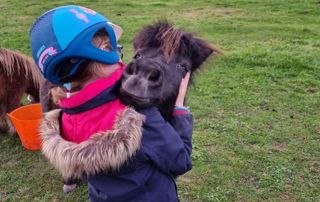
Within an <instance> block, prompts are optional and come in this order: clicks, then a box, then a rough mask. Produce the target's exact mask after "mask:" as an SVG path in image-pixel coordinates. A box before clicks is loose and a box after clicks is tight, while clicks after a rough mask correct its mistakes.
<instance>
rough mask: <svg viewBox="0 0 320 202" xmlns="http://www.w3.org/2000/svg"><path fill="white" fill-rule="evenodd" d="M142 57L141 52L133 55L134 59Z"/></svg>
mask: <svg viewBox="0 0 320 202" xmlns="http://www.w3.org/2000/svg"><path fill="white" fill-rule="evenodd" d="M139 58H141V54H140V53H136V54H135V55H134V56H133V59H139Z"/></svg>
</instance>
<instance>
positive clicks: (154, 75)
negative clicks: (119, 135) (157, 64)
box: [149, 69, 161, 81]
mask: <svg viewBox="0 0 320 202" xmlns="http://www.w3.org/2000/svg"><path fill="white" fill-rule="evenodd" d="M160 77H161V72H160V71H159V70H157V69H152V70H151V71H150V73H149V80H150V81H158V80H159V79H160Z"/></svg>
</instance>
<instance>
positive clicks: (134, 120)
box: [30, 6, 193, 201]
mask: <svg viewBox="0 0 320 202" xmlns="http://www.w3.org/2000/svg"><path fill="white" fill-rule="evenodd" d="M120 35H121V29H120V27H119V26H116V25H114V24H112V23H110V22H109V21H108V20H107V19H106V18H105V17H103V16H102V15H100V14H98V13H97V12H95V11H92V10H90V9H87V8H84V7H79V6H64V7H58V8H56V9H53V10H51V11H48V12H47V13H45V14H44V15H42V16H41V17H40V18H39V19H38V20H37V21H36V22H35V24H34V26H33V27H32V28H31V31H30V38H31V48H32V53H33V57H34V59H35V62H36V63H37V64H38V67H39V68H40V70H41V71H42V73H43V75H44V77H45V78H46V79H48V80H49V81H50V82H52V83H54V84H56V85H59V86H62V88H60V89H57V90H56V91H54V92H53V95H54V97H55V98H56V99H57V100H58V103H59V105H60V107H61V109H62V112H61V111H60V110H54V111H51V112H48V113H47V114H46V115H45V117H44V120H43V123H42V126H41V129H40V131H41V135H42V138H43V147H42V151H43V153H44V154H45V156H46V157H47V158H48V159H49V161H50V162H51V163H52V164H53V165H54V166H55V167H56V168H57V169H58V170H59V171H60V172H61V173H62V175H63V176H64V178H68V179H76V178H79V177H81V176H82V175H85V176H86V178H87V181H88V186H89V195H90V198H91V200H92V201H178V197H177V190H176V185H175V180H174V176H177V175H181V174H183V173H185V172H187V171H188V170H190V169H191V159H190V155H191V147H192V145H191V135H192V127H193V118H192V116H191V115H190V114H189V113H188V111H187V110H186V109H185V108H183V107H182V105H183V100H184V96H185V90H186V87H187V83H188V80H189V79H188V76H186V79H185V80H184V81H183V82H182V84H181V89H180V94H179V98H178V99H177V105H180V107H179V110H181V109H182V113H181V112H180V113H177V114H180V115H177V116H174V117H173V119H172V120H171V125H170V124H169V123H167V122H165V121H164V119H163V118H162V117H161V115H160V113H159V111H158V110H157V108H147V109H142V110H140V111H139V113H137V112H136V111H134V110H133V109H131V108H129V107H126V106H124V105H123V104H122V103H121V102H120V101H119V99H118V93H119V86H120V82H119V81H120V78H121V74H122V72H123V69H124V64H123V63H122V62H121V61H120V58H119V56H118V55H117V50H116V47H117V42H116V39H117V38H119V36H120ZM93 44H95V46H94V45H93ZM141 114H142V115H144V116H142V115H141ZM181 114H182V115H181ZM144 117H145V118H144ZM144 119H145V120H144ZM143 121H144V123H143ZM142 123H143V125H142ZM142 127H143V128H142ZM71 181H73V180H71Z"/></svg>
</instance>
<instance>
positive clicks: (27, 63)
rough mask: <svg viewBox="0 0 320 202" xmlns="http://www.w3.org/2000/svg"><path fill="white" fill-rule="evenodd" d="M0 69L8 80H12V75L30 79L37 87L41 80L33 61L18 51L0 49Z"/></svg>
mask: <svg viewBox="0 0 320 202" xmlns="http://www.w3.org/2000/svg"><path fill="white" fill-rule="evenodd" d="M0 68H1V69H2V70H3V71H4V72H5V73H6V74H7V76H8V77H9V78H12V76H13V74H24V76H25V77H26V78H28V77H30V78H31V79H32V81H33V83H34V84H35V86H39V83H40V81H41V78H42V77H41V74H40V72H39V70H38V68H37V66H36V64H35V63H34V61H33V59H32V58H31V57H29V56H26V55H24V54H22V53H20V52H18V51H12V50H8V49H4V48H0Z"/></svg>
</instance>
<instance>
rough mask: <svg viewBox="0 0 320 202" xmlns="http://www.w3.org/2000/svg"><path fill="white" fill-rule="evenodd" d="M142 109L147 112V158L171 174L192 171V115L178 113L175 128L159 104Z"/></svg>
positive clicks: (143, 140)
mask: <svg viewBox="0 0 320 202" xmlns="http://www.w3.org/2000/svg"><path fill="white" fill-rule="evenodd" d="M140 113H142V114H144V115H145V116H146V122H145V124H144V126H143V129H144V131H143V138H142V149H143V151H144V153H145V155H146V156H147V158H148V159H149V160H150V161H152V162H153V164H154V165H155V166H156V167H157V168H158V169H159V170H161V171H162V172H164V173H167V174H168V175H181V174H183V173H186V172H187V171H189V170H190V169H191V168H192V163H191V157H190V155H191V148H192V144H191V137H192V129H193V117H192V115H190V114H185V115H179V116H177V117H175V118H174V121H173V124H174V126H175V128H176V130H175V129H174V128H173V127H172V126H171V125H170V124H169V123H168V122H166V121H165V120H164V119H163V118H162V116H161V114H160V112H159V111H158V109H157V108H151V109H144V110H141V111H140Z"/></svg>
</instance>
